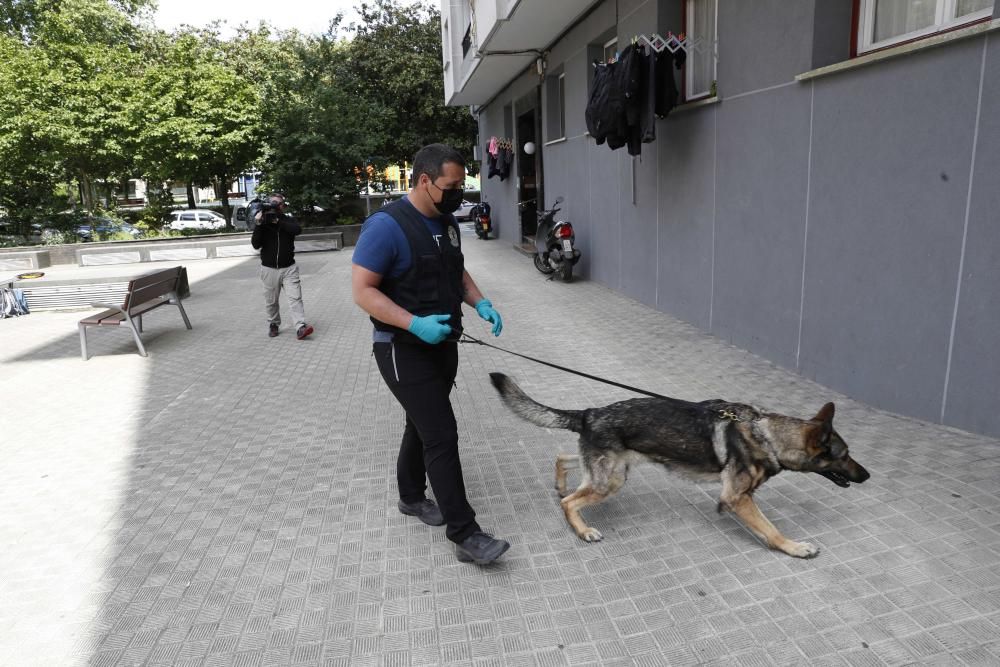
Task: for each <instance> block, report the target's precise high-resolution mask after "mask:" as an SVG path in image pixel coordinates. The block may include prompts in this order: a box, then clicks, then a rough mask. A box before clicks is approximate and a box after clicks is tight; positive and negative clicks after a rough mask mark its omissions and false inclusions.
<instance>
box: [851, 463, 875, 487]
mask: <svg viewBox="0 0 1000 667" xmlns="http://www.w3.org/2000/svg"><path fill="white" fill-rule="evenodd" d="M851 463H853V464H854V465H852V466H851V468H850V479H851V481H852V482H856V483H857V484H860V483H861V482H864V481H865V480H867V479H868V478H869V477H871V474H870V473H869V472H868V471H867V470H865V467H864V466H863V465H861V464H860V463H858V462H857V461H855V460H854V459H851Z"/></svg>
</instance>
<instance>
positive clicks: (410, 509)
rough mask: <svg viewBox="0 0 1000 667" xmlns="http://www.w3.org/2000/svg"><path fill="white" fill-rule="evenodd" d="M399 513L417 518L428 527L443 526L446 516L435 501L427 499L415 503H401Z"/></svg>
mask: <svg viewBox="0 0 1000 667" xmlns="http://www.w3.org/2000/svg"><path fill="white" fill-rule="evenodd" d="M399 511H400V512H402V513H403V514H406V515H408V516H415V517H417V518H418V519H420V520H421V521H423V522H424V523H426V524H427V525H428V526H443V525H444V516H443V515H442V514H441V508H440V507H438V506H437V505H435V504H434V501H433V500H427V499H426V498H425V499H423V500H421V501H419V502H415V503H404V502H403V501H402V500H400V501H399Z"/></svg>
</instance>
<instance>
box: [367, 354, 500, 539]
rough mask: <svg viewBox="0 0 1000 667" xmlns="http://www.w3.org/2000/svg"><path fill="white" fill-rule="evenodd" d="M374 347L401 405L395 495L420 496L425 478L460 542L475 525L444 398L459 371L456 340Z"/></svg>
mask: <svg viewBox="0 0 1000 667" xmlns="http://www.w3.org/2000/svg"><path fill="white" fill-rule="evenodd" d="M373 350H374V354H375V360H376V362H377V363H378V369H379V372H380V373H382V378H383V379H384V380H385V383H386V385H387V386H388V387H389V390H390V391H391V392H392V394H393V396H395V397H396V400H397V401H399V404H400V405H401V406H403V410H405V411H406V428H405V429H404V430H403V441H402V442H401V443H400V445H399V458H398V459H397V460H396V481H397V483H398V485H399V497H400V499H401V500H402V501H403V502H408V503H410V502H416V501H418V500H422V499H423V498H425V495H424V493H425V491H426V490H427V480H428V479H429V480H430V483H431V489H433V491H434V497H435V498H436V499H437V503H438V506H440V508H441V514H442V515H443V516H444V520H445V524H446V526H447V528H446V533H445V534H446V535H447V536H448V539H449V540H451V541H452V542H461V541H462V540H464V539H465V538H466V537H468V536H469V535H471V534H472V533H474V532H476V531H478V530H480V528H479V524H477V523H476V513H475V511H473V509H472V506H471V505H469V501H468V499H467V498H466V496H465V480H464V479H463V477H462V462H461V460H460V459H459V455H458V425H457V423H456V422H455V412H454V410H452V407H451V399H450V398H449V394H451V388H452V387H453V386H454V384H455V375H456V374H457V373H458V345H457V344H456V343H440V344H438V345H419V344H410V343H396V342H392V343H373Z"/></svg>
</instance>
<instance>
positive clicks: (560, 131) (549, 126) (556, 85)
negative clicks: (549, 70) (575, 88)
mask: <svg viewBox="0 0 1000 667" xmlns="http://www.w3.org/2000/svg"><path fill="white" fill-rule="evenodd" d="M565 140H566V72H565V71H561V72H559V73H558V74H555V73H553V74H550V75H549V76H548V77H546V82H545V145H548V144H551V143H555V142H559V141H565Z"/></svg>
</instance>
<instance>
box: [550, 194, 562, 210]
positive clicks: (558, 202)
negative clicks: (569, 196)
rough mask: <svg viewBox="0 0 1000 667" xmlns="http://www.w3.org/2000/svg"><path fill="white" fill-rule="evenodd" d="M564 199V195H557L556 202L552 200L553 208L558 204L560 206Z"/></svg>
mask: <svg viewBox="0 0 1000 667" xmlns="http://www.w3.org/2000/svg"><path fill="white" fill-rule="evenodd" d="M562 201H563V198H562V195H559V196H558V197H556V200H555V201H554V202H552V208H555V207H556V206H559V204H561V203H562Z"/></svg>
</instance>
